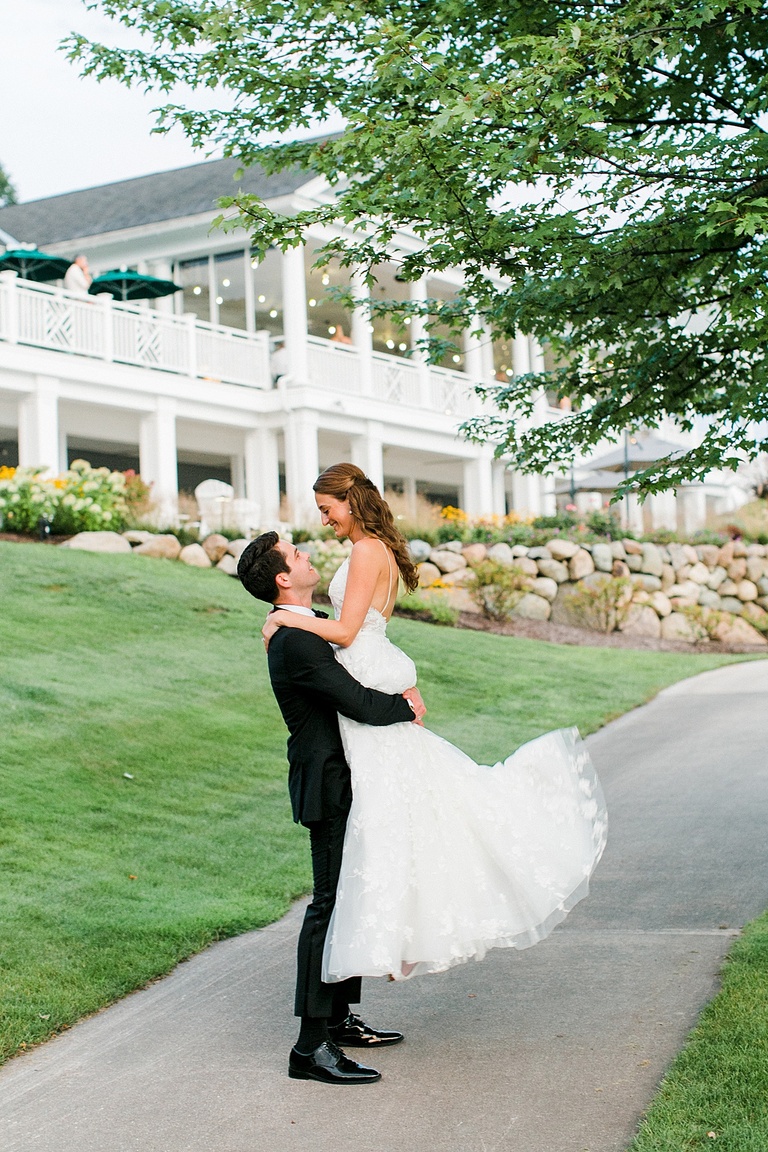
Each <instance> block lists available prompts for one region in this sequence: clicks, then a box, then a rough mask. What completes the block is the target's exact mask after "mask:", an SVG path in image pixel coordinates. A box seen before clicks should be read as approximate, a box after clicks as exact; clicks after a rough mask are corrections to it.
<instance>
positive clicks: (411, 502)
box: [403, 476, 417, 520]
mask: <svg viewBox="0 0 768 1152" xmlns="http://www.w3.org/2000/svg"><path fill="white" fill-rule="evenodd" d="M403 494H404V495H405V499H406V501H407V503H408V515H409V516H410V517H411V518H412V519H414V520H415V519H416V498H417V492H416V477H415V476H403Z"/></svg>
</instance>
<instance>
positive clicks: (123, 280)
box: [88, 268, 181, 302]
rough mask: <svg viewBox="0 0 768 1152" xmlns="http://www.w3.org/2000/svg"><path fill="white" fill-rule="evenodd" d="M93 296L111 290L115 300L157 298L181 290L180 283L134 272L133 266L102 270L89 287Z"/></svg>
mask: <svg viewBox="0 0 768 1152" xmlns="http://www.w3.org/2000/svg"><path fill="white" fill-rule="evenodd" d="M88 291H89V292H90V294H91V296H98V295H99V293H100V292H109V293H110V294H111V295H112V296H114V298H115V300H122V301H123V302H125V301H126V300H156V299H157V298H158V296H170V295H171V293H172V292H180V291H181V288H180V287H179V285H178V284H174V283H173V281H172V280H160V279H159V278H158V277H157V276H144V275H142V273H141V272H134V271H133V270H132V269H131V268H113V269H112V271H111V272H102V274H101V276H95V277H94V279H93V283H92V284H91V286H90V288H89V289H88Z"/></svg>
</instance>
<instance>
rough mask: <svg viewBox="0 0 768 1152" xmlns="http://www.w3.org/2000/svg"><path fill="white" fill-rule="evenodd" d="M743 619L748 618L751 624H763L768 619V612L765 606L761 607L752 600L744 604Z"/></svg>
mask: <svg viewBox="0 0 768 1152" xmlns="http://www.w3.org/2000/svg"><path fill="white" fill-rule="evenodd" d="M741 619H742V620H747V621H748V622H749V623H750V624H762V623H763V622H764V621H765V620H766V619H768V612H766V610H765V608H761V607H760V605H759V604H755V603H752V602H750V603H749V604H745V605H744V608H743V609H742V613H741Z"/></svg>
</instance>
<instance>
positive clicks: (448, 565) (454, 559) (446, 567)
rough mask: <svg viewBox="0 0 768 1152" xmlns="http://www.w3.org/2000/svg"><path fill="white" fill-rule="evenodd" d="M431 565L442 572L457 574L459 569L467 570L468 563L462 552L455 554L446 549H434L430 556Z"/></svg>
mask: <svg viewBox="0 0 768 1152" xmlns="http://www.w3.org/2000/svg"><path fill="white" fill-rule="evenodd" d="M429 562H430V564H434V565H435V567H436V568H439V569H440V571H441V572H456V571H457V570H458V569H459V568H466V566H467V562H466V560H465V559H464V557H463V556H462V555H461V553H460V552H453V551H451V550H450V549H446V548H442V547H441V548H433V549H432V551H431V552H430V554H429Z"/></svg>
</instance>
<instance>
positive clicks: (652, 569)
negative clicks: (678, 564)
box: [640, 543, 663, 576]
mask: <svg viewBox="0 0 768 1152" xmlns="http://www.w3.org/2000/svg"><path fill="white" fill-rule="evenodd" d="M642 558H643V566H642V568H641V569H640V571H641V572H646V573H647V574H648V575H649V576H661V570H662V564H663V560H662V558H661V552H660V551H659V549H658V547H657V546H656V545H655V544H649V543H646V544H643V552H642Z"/></svg>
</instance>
